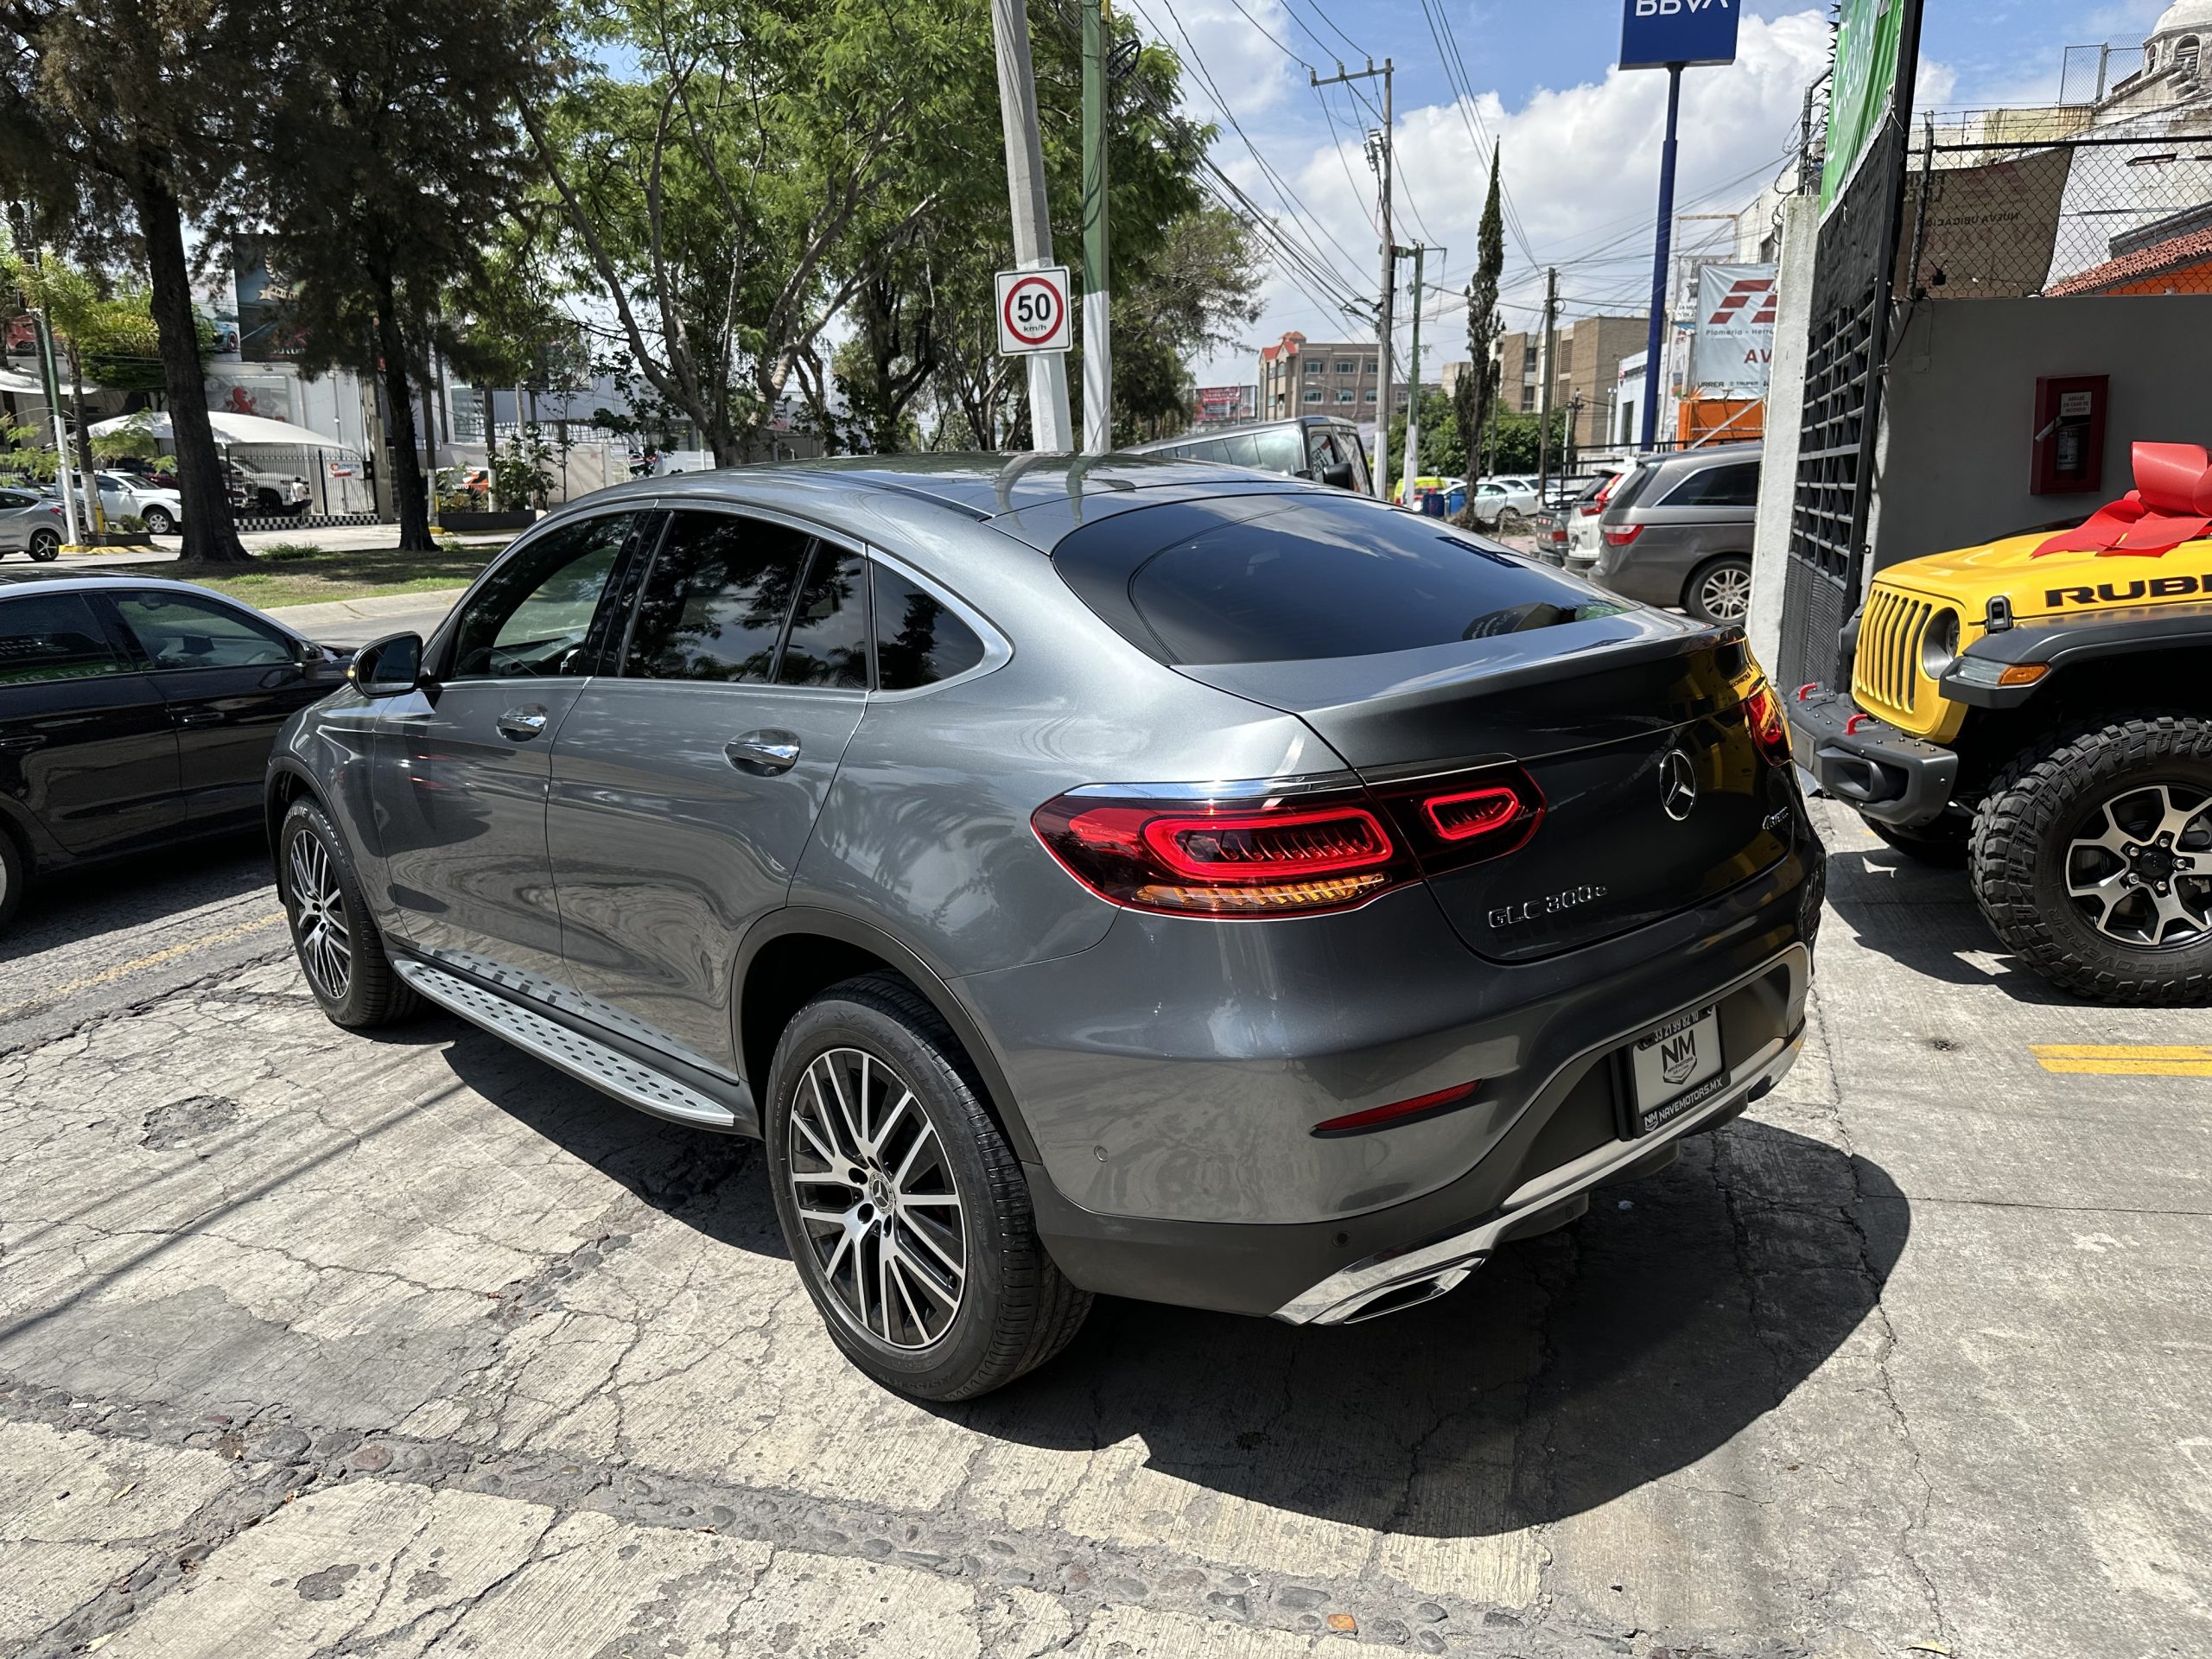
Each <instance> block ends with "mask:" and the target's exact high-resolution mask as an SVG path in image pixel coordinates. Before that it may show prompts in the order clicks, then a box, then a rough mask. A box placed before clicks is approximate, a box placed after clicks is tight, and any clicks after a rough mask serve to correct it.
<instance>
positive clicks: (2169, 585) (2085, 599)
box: [2043, 576, 2212, 611]
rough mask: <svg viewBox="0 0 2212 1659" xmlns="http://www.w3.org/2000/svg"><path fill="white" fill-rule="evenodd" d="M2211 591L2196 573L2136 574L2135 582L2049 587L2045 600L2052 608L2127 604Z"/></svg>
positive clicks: (2045, 590) (2177, 597)
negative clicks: (2093, 585)
mask: <svg viewBox="0 0 2212 1659" xmlns="http://www.w3.org/2000/svg"><path fill="white" fill-rule="evenodd" d="M2203 593H2212V588H2209V587H2207V586H2206V585H2205V583H2204V582H2203V581H2202V578H2200V577H2196V576H2151V577H2147V578H2145V577H2141V576H2139V577H2137V578H2136V579H2135V580H2134V581H2133V582H2099V583H2098V584H2097V585H2096V586H2095V587H2094V588H2089V587H2082V588H2045V589H2044V595H2043V602H2044V605H2046V606H2047V607H2050V609H2052V610H2054V611H2055V610H2056V609H2058V608H2059V607H2061V606H2063V605H2125V604H2126V603H2127V602H2128V601H2130V600H2136V599H2187V598H2188V597H2189V596H2190V594H2203Z"/></svg>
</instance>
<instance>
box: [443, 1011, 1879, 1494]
mask: <svg viewBox="0 0 2212 1659" xmlns="http://www.w3.org/2000/svg"><path fill="white" fill-rule="evenodd" d="M435 1025H436V1027H438V1028H440V1029H446V1030H449V1029H450V1027H448V1023H447V1022H445V1021H437V1022H435ZM448 1055H449V1058H450V1060H451V1063H452V1065H453V1067H454V1071H455V1073H456V1074H457V1075H458V1076H459V1077H460V1078H461V1081H462V1082H464V1083H465V1084H467V1085H468V1086H469V1087H470V1088H471V1089H474V1090H476V1091H477V1092H479V1093H480V1094H481V1095H483V1096H485V1097H486V1098H487V1099H489V1100H491V1101H493V1103H496V1104H498V1105H499V1106H500V1107H501V1108H502V1109H505V1110H506V1111H508V1112H510V1113H512V1115H513V1116H515V1117H517V1118H518V1120H520V1121H521V1122H524V1123H526V1124H528V1125H529V1126H530V1127H531V1128H534V1129H536V1130H537V1131H538V1132H539V1133H540V1134H542V1135H545V1136H546V1137H547V1138H548V1139H550V1140H551V1141H555V1142H556V1143H557V1144H559V1145H560V1146H562V1147H564V1148H565V1149H567V1150H568V1151H569V1152H570V1153H571V1154H574V1155H575V1156H577V1157H579V1158H582V1159H583V1160H586V1161H588V1162H589V1163H590V1164H592V1165H593V1166H594V1167H596V1168H599V1169H601V1170H602V1171H603V1172H605V1173H607V1175H608V1176H609V1177H610V1178H612V1179H614V1180H617V1181H619V1182H620V1183H621V1184H622V1185H624V1186H625V1187H626V1188H627V1189H628V1190H629V1191H630V1192H632V1193H634V1194H635V1195H636V1196H637V1197H638V1198H640V1199H642V1200H644V1201H645V1202H646V1203H648V1204H651V1205H653V1206H655V1207H656V1208H658V1209H659V1210H661V1211H664V1212H665V1213H666V1214H667V1215H668V1216H670V1217H671V1218H673V1219H675V1220H677V1221H680V1222H682V1223H683V1224H686V1225H688V1226H690V1227H693V1228H696V1229H697V1230H699V1231H701V1232H702V1233H703V1234H705V1235H706V1236H709V1237H712V1238H714V1239H716V1240H718V1241H720V1242H721V1243H725V1244H728V1245H729V1246H731V1247H732V1248H734V1249H743V1250H747V1251H750V1252H753V1253H756V1254H764V1255H779V1256H780V1255H785V1249H784V1245H783V1241H782V1237H781V1236H780V1234H779V1231H778V1229H777V1224H776V1219H775V1214H774V1211H773V1208H772V1205H771V1204H770V1202H769V1198H768V1194H767V1190H766V1183H765V1179H764V1176H763V1173H762V1171H763V1162H762V1160H760V1158H759V1157H758V1155H757V1148H756V1147H755V1143H753V1142H751V1141H740V1140H734V1139H732V1138H729V1137H726V1136H716V1135H706V1134H702V1133H700V1132H697V1131H695V1130H690V1129H687V1128H682V1127H680V1126H677V1125H674V1124H667V1123H662V1122H658V1121H656V1120H654V1119H652V1118H649V1117H646V1116H642V1115H641V1114H639V1113H635V1112H632V1111H631V1110H629V1109H626V1108H625V1107H623V1106H620V1105H619V1104H617V1103H614V1102H612V1101H609V1100H607V1099H606V1098H604V1097H603V1096H600V1095H598V1094H597V1093H596V1092H595V1091H594V1090H590V1089H588V1088H587V1087H585V1086H584V1085H582V1084H577V1083H574V1082H572V1081H570V1080H569V1079H568V1078H567V1077H563V1076H562V1075H560V1074H559V1073H557V1072H555V1071H551V1070H550V1068H548V1067H545V1066H543V1065H538V1064H537V1063H536V1062H535V1061H532V1060H530V1059H528V1058H526V1057H524V1056H521V1055H519V1054H517V1053H516V1052H513V1051H512V1050H510V1049H507V1048H506V1047H505V1046H504V1045H502V1044H500V1043H499V1042H497V1041H496V1040H495V1039H492V1038H490V1037H488V1036H485V1035H483V1034H482V1033H476V1032H473V1031H471V1032H468V1033H465V1034H463V1035H461V1037H460V1038H459V1039H458V1040H457V1041H454V1043H453V1046H452V1047H451V1048H450V1050H449V1051H448ZM1909 1226H1910V1220H1909V1211H1908V1208H1907V1205H1906V1204H1905V1201H1904V1198H1903V1195H1902V1194H1901V1193H1899V1192H1898V1191H1897V1187H1896V1185H1894V1184H1893V1183H1892V1182H1891V1180H1890V1179H1889V1178H1888V1177H1887V1176H1886V1175H1885V1173H1883V1171H1882V1170H1881V1169H1879V1168H1878V1166H1874V1165H1872V1164H1870V1163H1868V1162H1866V1160H1863V1159H1854V1158H1852V1157H1850V1156H1848V1155H1847V1154H1844V1153H1842V1152H1840V1151H1838V1150H1836V1149H1835V1148H1834V1147H1828V1146H1827V1145H1824V1144H1822V1143H1821V1142H1819V1141H1814V1140H1811V1139H1809V1138H1808V1137H1806V1136H1803V1135H1796V1134H1794V1133H1791V1132H1790V1131H1789V1130H1787V1129H1783V1128H1777V1127H1775V1126H1774V1125H1771V1124H1768V1123H1764V1122H1757V1121H1753V1120H1750V1119H1744V1120H1739V1121H1738V1122H1737V1123H1735V1124H1734V1125H1732V1126H1731V1127H1730V1128H1726V1129H1725V1130H1723V1131H1721V1132H1720V1133H1719V1134H1718V1135H1711V1136H1707V1137H1702V1138H1700V1139H1697V1140H1694V1141H1691V1142H1689V1143H1688V1144H1687V1146H1686V1147H1685V1152H1684V1155H1683V1157H1682V1159H1681V1161H1680V1162H1678V1163H1677V1164H1676V1165H1675V1166H1674V1167H1673V1168H1671V1169H1669V1170H1668V1171H1667V1172H1665V1173H1663V1174H1662V1175H1660V1176H1658V1177H1656V1178H1655V1179H1651V1180H1649V1181H1646V1182H1644V1183H1642V1184H1640V1185H1635V1186H1630V1187H1623V1188H1618V1189H1611V1190H1608V1191H1605V1192H1601V1193H1599V1195H1598V1198H1597V1201H1596V1203H1595V1204H1594V1205H1593V1206H1592V1211H1591V1213H1590V1214H1589V1215H1588V1216H1587V1217H1585V1218H1584V1219H1583V1220H1582V1221H1580V1223H1578V1224H1575V1225H1574V1226H1573V1227H1571V1228H1568V1229H1567V1230H1563V1231H1560V1232H1558V1233H1554V1234H1552V1235H1549V1236H1545V1237H1542V1238H1538V1239H1534V1240H1530V1241H1528V1242H1526V1243H1521V1244H1516V1245H1512V1246H1509V1247H1507V1248H1506V1249H1504V1250H1503V1251H1502V1252H1501V1253H1500V1254H1499V1255H1498V1256H1497V1258H1496V1259H1495V1260H1494V1261H1492V1262H1491V1264H1490V1265H1489V1266H1488V1267H1486V1268H1484V1269H1483V1270H1482V1271H1481V1272H1479V1273H1478V1274H1476V1275H1475V1276H1474V1278H1473V1279H1472V1280H1471V1281H1469V1282H1468V1284H1467V1285H1466V1286H1465V1287H1463V1288H1462V1289H1460V1290H1459V1291H1458V1292H1456V1293H1454V1294H1452V1295H1451V1296H1449V1297H1446V1298H1445V1299H1443V1300H1440V1301H1438V1302H1434V1303H1431V1304H1429V1305H1428V1306H1424V1307H1421V1308H1418V1309H1415V1310H1414V1311H1412V1312H1410V1313H1403V1314H1400V1315H1397V1316H1395V1317H1392V1318H1388V1319H1378V1320H1376V1321H1375V1322H1373V1323H1371V1324H1367V1325H1357V1326H1352V1327H1349V1328H1345V1329H1338V1330H1322V1329H1312V1328H1308V1329H1298V1328H1294V1327H1292V1326H1289V1325H1279V1324H1275V1323H1274V1322H1273V1321H1270V1320H1265V1319H1238V1318H1234V1317H1230V1316H1228V1315H1224V1314H1214V1313H1198V1312H1193V1311H1191V1310H1187V1309H1182V1308H1170V1307H1158V1306H1146V1305H1141V1304H1136V1303H1128V1302H1117V1301H1111V1300H1106V1301H1101V1302H1100V1303H1099V1304H1098V1306H1097V1307H1096V1310H1095V1311H1094V1313H1093V1314H1092V1316H1091V1319H1090V1324H1089V1325H1088V1326H1087V1327H1086V1329H1085V1330H1084V1332H1083V1334H1082V1335H1081V1336H1080V1337H1079V1338H1077V1341H1076V1343H1075V1344H1074V1345H1073V1346H1072V1347H1071V1349H1070V1350H1069V1351H1067V1352H1066V1353H1065V1354H1064V1355H1063V1356H1061V1357H1060V1358H1059V1359H1058V1360H1057V1361H1055V1362H1054V1363H1052V1364H1051V1365H1049V1366H1047V1367H1046V1369H1045V1370H1042V1371H1039V1372H1038V1373H1036V1374H1034V1375H1033V1376H1031V1377H1029V1378H1028V1379H1026V1380H1025V1381H1023V1382H1021V1383H1017V1384H1015V1385H1014V1386H1013V1387H1012V1388H1009V1389H1006V1390H1004V1391H1002V1392H1001V1393H999V1394H997V1395H991V1396H989V1397H988V1398H986V1399H984V1400H982V1401H978V1402H973V1403H970V1404H966V1405H961V1406H952V1407H944V1408H938V1409H939V1410H940V1411H941V1412H942V1414H944V1415H945V1416H947V1417H949V1418H950V1419H952V1420H954V1421H958V1422H961V1423H963V1424H964V1425H966V1426H967V1427H970V1428H972V1429H974V1430H975V1431H976V1432H977V1433H982V1434H986V1435H989V1436H992V1437H995V1438H998V1439H1003V1440H1013V1441H1019V1442H1022V1443H1025V1444H1029V1445H1034V1446H1049V1447H1052V1448H1055V1449H1060V1450H1071V1451H1087V1450H1091V1449H1095V1448H1097V1447H1100V1446H1109V1445H1113V1444H1115V1443H1116V1442H1119V1441H1122V1440H1128V1439H1129V1438H1131V1437H1135V1438H1136V1439H1139V1440H1141V1441H1142V1442H1143V1444H1144V1446H1145V1447H1146V1450H1147V1461H1148V1463H1149V1464H1150V1465H1151V1466H1153V1467H1154V1468H1155V1469H1157V1470H1160V1471H1164V1472H1166V1473H1168V1474H1172V1475H1174V1476H1176V1477H1178V1478H1180V1479H1182V1480H1185V1481H1187V1482H1190V1483H1192V1484H1194V1485H1197V1486H1200V1487H1204V1488H1207V1489H1210V1490H1211V1491H1217V1492H1219V1493H1222V1494H1224V1495H1227V1496H1231V1497H1236V1498H1239V1499H1242V1500H1244V1501H1247V1502H1250V1503H1262V1504H1265V1505H1268V1506H1269V1507H1272V1508H1275V1509H1280V1510H1288V1511H1294V1512H1296V1513H1299V1514H1303V1515H1307V1516H1315V1517H1317V1518H1320V1519H1324V1520H1328V1521H1332V1522H1341V1523H1344V1524H1347V1525H1351V1526H1355V1527H1359V1528H1363V1529H1370V1530H1382V1531H1390V1532H1396V1533H1411V1534H1422V1535H1435V1536H1465V1535H1482V1534H1489V1533H1499V1532H1506V1531H1511V1530H1516V1529H1522V1528H1525V1527H1527V1526H1529V1525H1532V1524H1535V1523H1539V1522H1546V1521H1551V1520H1556V1519H1559V1518H1560V1517H1562V1516H1569V1515H1573V1514H1576V1513H1580V1512H1581V1511H1584V1510H1590V1509H1593V1508H1595V1507H1597V1506H1599V1505H1600V1504H1603V1503H1606V1502H1608V1501H1610V1500H1611V1499H1612V1498H1615V1497H1618V1496H1620V1495H1621V1494H1622V1493H1624V1492H1626V1491H1631V1490H1633V1489H1634V1488H1636V1487H1637V1486H1640V1485H1642V1484H1645V1483H1647V1482H1649V1481H1651V1480H1655V1479H1657V1478H1660V1477H1662V1476H1664V1475H1667V1474H1669V1473H1671V1472H1673V1471H1677V1470H1680V1469H1682V1468H1684V1467H1685V1466H1687V1465H1690V1464H1692V1463H1694V1462H1695V1461H1696V1460H1698V1459H1700V1458H1703V1457H1705V1456H1706V1455H1707V1454H1708V1453H1710V1452H1713V1451H1714V1450H1715V1449H1716V1448H1718V1447H1719V1446H1724V1445H1726V1443H1727V1442H1728V1441H1729V1440H1731V1439H1732V1438H1733V1437H1734V1436H1735V1435H1737V1434H1738V1433H1740V1432H1742V1431H1743V1430H1744V1429H1745V1427H1747V1426H1748V1425H1750V1424H1751V1423H1752V1422H1754V1421H1757V1420H1758V1418H1759V1417H1761V1416H1762V1415H1764V1414H1765V1413H1767V1412H1769V1411H1771V1410H1772V1409H1774V1408H1775V1407H1776V1406H1777V1404H1779V1403H1780V1402H1782V1401H1783V1399H1784V1398H1786V1397H1787V1396H1788V1395H1789V1392H1790V1391H1791V1390H1792V1389H1795V1388H1796V1386H1797V1385H1798V1384H1799V1383H1801V1382H1802V1381H1803V1380H1804V1379H1805V1378H1806V1377H1807V1376H1809V1375H1810V1374H1811V1373H1812V1372H1813V1370H1815V1368H1817V1367H1818V1366H1819V1365H1821V1363H1822V1362H1823V1361H1825V1360H1826V1359H1827V1358H1828V1357H1829V1356H1830V1355H1832V1354H1833V1353H1834V1352H1835V1351H1836V1350H1837V1349H1838V1348H1839V1347H1840V1346H1841V1345H1842V1344H1843V1343H1844V1342H1845V1341H1846V1340H1847V1338H1849V1337H1850V1336H1851V1335H1852V1333H1853V1332H1854V1331H1856V1330H1857V1329H1858V1328H1859V1325H1860V1324H1861V1322H1862V1321H1864V1320H1865V1319H1866V1317H1867V1315H1868V1313H1870V1311H1871V1310H1872V1308H1873V1306H1874V1304H1875V1302H1876V1300H1877V1299H1878V1296H1879V1294H1880V1291H1881V1287H1882V1285H1883V1283H1884V1282H1885V1281H1886V1279H1887V1278H1888V1276H1889V1274H1890V1271H1891V1268H1892V1267H1893V1266H1894V1265H1895V1263H1896V1262H1897V1256H1898V1254H1899V1252H1900V1251H1901V1250H1902V1249H1904V1241H1905V1236H1906V1233H1907V1231H1908V1230H1909ZM825 1363H827V1362H825Z"/></svg>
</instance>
